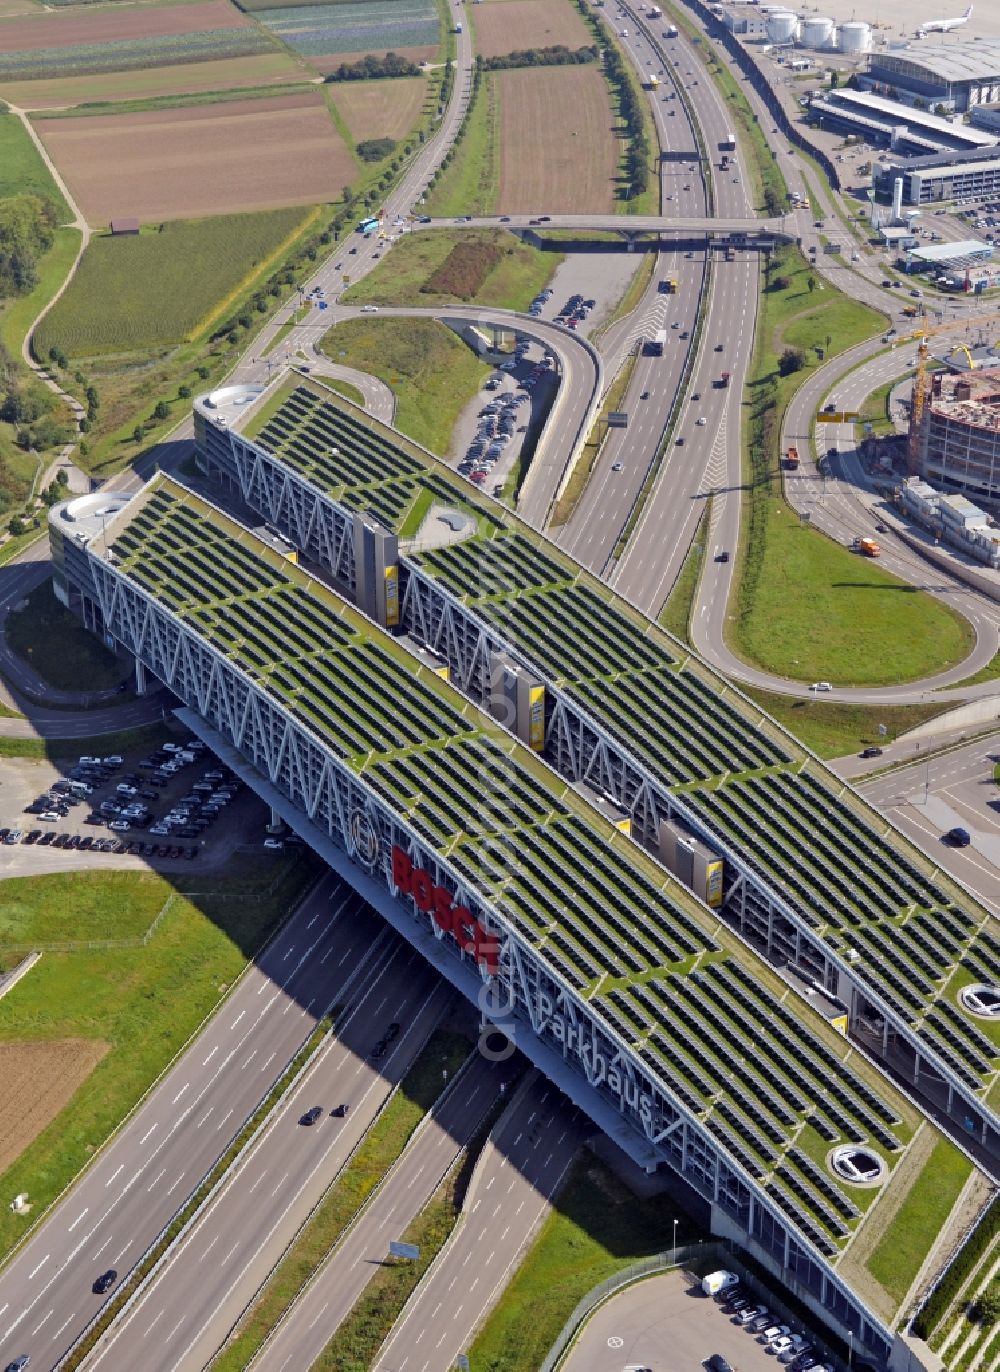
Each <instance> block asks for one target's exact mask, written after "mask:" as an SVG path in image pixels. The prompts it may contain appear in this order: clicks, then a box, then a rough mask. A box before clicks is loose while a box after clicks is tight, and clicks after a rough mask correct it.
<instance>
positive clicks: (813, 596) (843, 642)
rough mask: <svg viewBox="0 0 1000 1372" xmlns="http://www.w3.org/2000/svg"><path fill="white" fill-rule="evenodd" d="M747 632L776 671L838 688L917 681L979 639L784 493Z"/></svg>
mask: <svg viewBox="0 0 1000 1372" xmlns="http://www.w3.org/2000/svg"><path fill="white" fill-rule="evenodd" d="M738 633H739V643H740V648H741V650H742V652H743V653H744V654H745V655H746V656H747V657H748V658H749V659H750V660H751V661H753V662H756V663H758V664H759V665H760V666H762V667H765V668H766V669H767V670H768V671H771V672H776V673H778V674H779V675H781V676H786V677H791V678H793V679H794V680H798V681H812V680H815V679H817V678H818V679H821V680H829V681H832V682H833V683H834V685H837V686H876V685H884V684H890V683H891V684H894V685H895V684H896V683H899V682H903V681H915V680H918V679H919V678H920V677H923V676H927V675H930V674H931V673H933V672H937V671H942V670H944V669H945V668H947V667H951V666H953V665H954V664H955V663H957V662H961V661H962V659H963V658H965V657H966V656H968V654H969V653H970V652H971V651H972V648H973V645H974V641H975V640H974V637H973V632H972V628H971V626H970V625H969V623H968V621H967V620H965V619H963V618H962V617H961V616H959V615H958V614H956V613H955V612H954V611H953V610H951V609H949V608H948V607H947V606H945V605H943V604H942V603H941V602H940V601H938V600H934V599H932V598H931V597H930V596H927V595H924V594H923V593H922V592H920V591H918V590H917V589H916V588H915V587H913V586H911V585H909V584H908V583H907V582H905V581H900V580H899V579H898V578H897V577H895V576H893V575H892V574H891V573H889V572H886V571H883V570H882V568H881V567H880V566H879V564H878V562H877V561H873V560H872V559H871V558H865V557H861V556H859V555H858V554H857V553H853V552H851V551H850V549H848V548H844V547H841V546H840V545H839V544H837V543H834V542H833V541H832V540H831V539H828V538H826V537H824V535H822V534H819V533H817V532H816V531H815V530H814V529H810V528H808V527H804V526H803V525H801V524H800V522H799V519H798V516H797V515H796V514H795V513H794V512H793V511H792V510H791V509H790V507H789V506H787V505H786V504H785V503H784V501H779V500H778V499H776V498H775V499H772V501H771V502H770V505H769V509H768V518H767V538H766V544H765V549H764V556H763V559H762V566H761V575H760V580H759V582H758V586H757V593H756V595H755V597H754V600H753V604H752V607H751V608H750V609H749V611H748V612H747V613H745V614H743V615H742V616H741V618H740V621H739V628H738Z"/></svg>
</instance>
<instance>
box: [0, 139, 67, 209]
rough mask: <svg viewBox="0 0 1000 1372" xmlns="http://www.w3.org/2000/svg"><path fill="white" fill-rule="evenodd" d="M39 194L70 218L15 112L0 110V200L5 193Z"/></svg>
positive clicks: (65, 205) (61, 196)
mask: <svg viewBox="0 0 1000 1372" xmlns="http://www.w3.org/2000/svg"><path fill="white" fill-rule="evenodd" d="M24 194H29V195H43V196H45V197H46V198H47V199H49V200H51V201H52V202H53V204H55V205H56V206H57V207H58V210H59V214H60V217H61V219H62V220H64V221H68V220H70V219H72V218H73V216H72V215H71V214H70V209H69V206H68V205H67V204H66V201H65V199H64V198H63V194H62V191H60V189H59V187H58V186H57V185H56V183H55V182H54V181H53V180H52V175H51V173H50V172H49V169H48V167H46V165H45V163H44V162H43V161H42V158H41V155H40V154H39V151H38V149H37V148H36V147H35V145H34V143H33V142H32V141H31V138H30V136H29V134H28V132H27V130H26V129H25V127H24V125H23V124H22V123H21V121H20V119H18V117H17V115H15V114H6V113H4V114H0V200H3V199H5V198H6V197H7V196H9V195H24Z"/></svg>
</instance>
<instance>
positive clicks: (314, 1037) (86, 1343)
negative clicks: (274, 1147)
mask: <svg viewBox="0 0 1000 1372" xmlns="http://www.w3.org/2000/svg"><path fill="white" fill-rule="evenodd" d="M334 1018H335V1015H334V1016H333V1017H326V1018H324V1019H322V1020H320V1022H319V1024H317V1026H316V1028H315V1029H314V1030H313V1032H312V1033H311V1034H310V1035H309V1037H308V1039H307V1040H306V1042H305V1043H304V1044H303V1046H302V1047H301V1048H300V1049H299V1051H298V1053H296V1055H295V1057H294V1058H293V1059H292V1061H291V1062H290V1063H289V1064H288V1066H287V1067H286V1068H285V1070H284V1072H282V1074H281V1076H280V1077H279V1078H278V1080H277V1082H276V1083H275V1085H274V1087H273V1088H272V1089H271V1091H270V1092H269V1093H268V1095H267V1096H265V1098H264V1099H263V1100H262V1101H261V1103H260V1105H258V1107H257V1109H256V1110H255V1111H254V1112H253V1114H252V1115H251V1116H250V1118H249V1119H248V1120H247V1122H246V1124H244V1126H243V1128H242V1129H241V1130H240V1132H239V1133H238V1134H237V1135H236V1137H235V1139H233V1141H232V1143H231V1144H230V1145H229V1147H228V1148H227V1149H226V1151H225V1152H224V1153H223V1154H222V1156H221V1157H220V1158H219V1160H218V1162H217V1163H216V1164H215V1166H214V1167H213V1168H212V1170H211V1171H210V1172H209V1173H208V1175H207V1176H206V1177H205V1179H204V1181H203V1182H202V1183H201V1185H200V1186H199V1187H198V1189H197V1190H196V1191H195V1192H194V1194H193V1195H192V1196H191V1198H190V1200H188V1201H187V1203H186V1204H185V1205H184V1206H183V1208H182V1209H181V1210H179V1211H178V1213H177V1215H176V1217H175V1218H174V1219H173V1220H172V1221H171V1222H170V1224H169V1225H168V1227H167V1228H166V1229H165V1230H164V1231H163V1234H162V1235H161V1236H160V1238H159V1239H158V1240H157V1242H156V1243H155V1244H154V1245H153V1247H152V1248H151V1249H150V1250H149V1252H148V1253H147V1254H146V1256H145V1257H144V1258H143V1259H142V1261H141V1262H140V1263H139V1264H138V1266H137V1267H135V1268H134V1269H133V1270H132V1272H130V1273H129V1275H128V1277H127V1278H126V1280H125V1281H124V1282H123V1283H122V1284H121V1286H120V1287H119V1288H118V1290H117V1292H116V1293H115V1295H114V1298H113V1299H112V1300H110V1301H109V1302H108V1304H107V1305H106V1306H105V1307H104V1309H103V1311H102V1312H101V1315H100V1318H99V1319H98V1320H97V1321H96V1322H95V1323H94V1324H93V1325H92V1326H91V1327H90V1329H89V1330H88V1331H87V1333H86V1334H85V1335H84V1336H83V1338H82V1339H81V1340H80V1342H79V1343H78V1344H77V1345H76V1347H75V1348H74V1349H73V1351H72V1353H70V1355H69V1357H68V1358H66V1359H65V1361H64V1362H63V1363H62V1364H61V1367H62V1368H63V1372H73V1369H75V1368H77V1367H81V1366H82V1365H83V1363H84V1362H85V1361H86V1359H87V1357H88V1356H89V1354H90V1353H91V1352H92V1351H93V1349H94V1348H96V1347H97V1345H98V1343H100V1341H101V1339H102V1338H103V1336H104V1334H105V1333H106V1332H107V1331H108V1329H109V1328H110V1327H111V1325H112V1324H113V1323H114V1322H115V1320H116V1319H117V1318H118V1316H119V1315H120V1314H121V1313H122V1311H123V1310H124V1308H125V1306H126V1305H127V1304H128V1302H129V1300H130V1299H131V1298H132V1297H133V1296H134V1295H135V1294H136V1292H137V1291H138V1288H139V1287H140V1286H141V1284H142V1283H143V1282H144V1281H145V1280H146V1278H147V1277H148V1276H149V1275H150V1274H151V1273H152V1271H153V1269H154V1268H155V1267H156V1266H157V1265H158V1264H159V1262H160V1260H161V1259H162V1258H163V1257H165V1256H166V1254H167V1252H168V1250H169V1249H170V1247H171V1246H172V1244H173V1243H174V1242H175V1241H176V1240H177V1239H178V1238H179V1237H180V1236H181V1234H182V1233H183V1231H184V1230H185V1229H186V1227H187V1226H188V1224H189V1223H190V1222H191V1221H192V1220H193V1219H194V1217H195V1215H196V1214H197V1212H198V1210H199V1209H200V1207H201V1206H202V1205H203V1204H204V1203H205V1201H206V1200H207V1199H208V1197H209V1196H210V1194H211V1193H212V1191H213V1190H214V1189H215V1187H216V1186H218V1185H219V1183H220V1182H221V1181H222V1180H223V1178H224V1177H225V1175H226V1173H227V1172H228V1171H229V1169H230V1168H231V1167H232V1165H233V1163H234V1162H235V1161H236V1159H237V1158H238V1157H239V1155H240V1154H241V1153H242V1152H243V1149H244V1148H245V1147H246V1146H247V1144H248V1143H250V1141H251V1139H252V1138H253V1137H254V1135H255V1134H256V1133H257V1131H258V1129H260V1127H261V1125H262V1124H263V1123H264V1121H265V1120H266V1119H267V1117H268V1115H270V1114H271V1112H272V1110H274V1109H275V1107H276V1106H277V1105H278V1104H279V1103H280V1101H281V1099H282V1097H283V1096H284V1095H285V1094H286V1093H287V1092H288V1090H289V1088H290V1087H291V1086H292V1085H293V1083H294V1082H295V1081H296V1080H297V1078H298V1076H299V1075H300V1073H301V1072H303V1071H304V1070H305V1068H306V1067H307V1066H308V1065H309V1063H310V1061H311V1059H312V1058H313V1056H314V1055H315V1054H316V1053H318V1052H319V1051H320V1049H321V1048H322V1046H323V1043H324V1041H325V1040H326V1037H327V1035H328V1034H329V1033H330V1030H331V1029H332V1026H333V1019H334Z"/></svg>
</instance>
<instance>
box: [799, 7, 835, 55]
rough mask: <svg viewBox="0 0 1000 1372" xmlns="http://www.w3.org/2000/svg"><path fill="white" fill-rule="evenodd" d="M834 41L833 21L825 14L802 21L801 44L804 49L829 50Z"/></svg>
mask: <svg viewBox="0 0 1000 1372" xmlns="http://www.w3.org/2000/svg"><path fill="white" fill-rule="evenodd" d="M832 40H833V20H832V19H830V18H829V17H828V16H827V15H825V14H817V15H812V16H810V18H808V19H803V20H802V27H801V29H800V30H799V42H800V43H801V44H802V46H803V47H804V48H828V47H829V46H830V44H831V42H832Z"/></svg>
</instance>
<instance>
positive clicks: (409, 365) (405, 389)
mask: <svg viewBox="0 0 1000 1372" xmlns="http://www.w3.org/2000/svg"><path fill="white" fill-rule="evenodd" d="M322 348H323V351H324V352H325V353H326V355H327V356H328V357H329V358H330V359H331V360H332V361H333V362H343V363H344V365H345V366H348V367H358V368H359V369H360V370H361V371H363V372H371V373H372V374H373V375H374V376H378V377H381V378H382V380H383V381H385V382H386V383H387V384H388V385H389V386H391V387H392V390H393V393H394V395H395V397H396V418H395V425H396V427H397V428H398V429H400V430H401V431H402V432H403V433H404V434H407V435H408V436H409V437H410V438H412V439H413V440H414V442H416V443H422V444H423V445H424V447H425V448H429V449H430V450H431V452H433V453H447V451H448V448H449V445H450V443H451V433H452V429H454V427H455V421H456V420H457V418H458V415H459V412H460V411H461V409H462V406H463V405H465V403H466V402H467V401H468V400H469V399H470V398H471V397H472V396H473V395H475V393H476V391H477V390H478V389H479V387H480V386H481V385H482V382H483V378H484V377H486V376H487V375H488V373H489V371H490V368H489V367H488V366H487V365H486V364H485V363H484V362H480V361H479V359H478V358H477V357H476V356H475V354H474V353H472V352H471V350H470V349H469V348H468V347H466V345H465V344H464V343H462V342H460V340H459V338H458V336H457V335H456V334H454V333H452V331H451V329H449V328H447V327H446V326H445V325H444V324H439V323H438V322H437V321H436V320H434V319H346V320H344V322H343V323H341V324H337V325H336V326H335V327H334V328H332V329H331V330H330V331H329V333H327V334H324V336H323V340H322Z"/></svg>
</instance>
